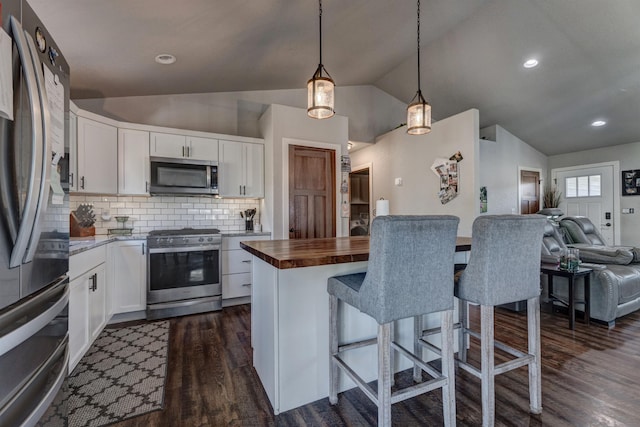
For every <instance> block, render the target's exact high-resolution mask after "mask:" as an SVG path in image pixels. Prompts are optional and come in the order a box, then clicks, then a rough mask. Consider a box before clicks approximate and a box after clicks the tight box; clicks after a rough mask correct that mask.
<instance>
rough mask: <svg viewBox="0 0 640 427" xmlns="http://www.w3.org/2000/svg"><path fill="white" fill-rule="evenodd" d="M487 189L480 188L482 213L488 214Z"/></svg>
mask: <svg viewBox="0 0 640 427" xmlns="http://www.w3.org/2000/svg"><path fill="white" fill-rule="evenodd" d="M487 208H488V206H487V187H480V213H487Z"/></svg>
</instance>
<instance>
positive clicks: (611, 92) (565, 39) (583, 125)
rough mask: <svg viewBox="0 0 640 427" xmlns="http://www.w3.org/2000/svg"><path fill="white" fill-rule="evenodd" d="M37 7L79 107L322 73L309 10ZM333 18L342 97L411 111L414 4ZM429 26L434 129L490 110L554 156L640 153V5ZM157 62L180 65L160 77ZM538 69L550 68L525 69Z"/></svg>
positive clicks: (334, 67) (579, 4) (514, 9)
mask: <svg viewBox="0 0 640 427" xmlns="http://www.w3.org/2000/svg"><path fill="white" fill-rule="evenodd" d="M29 3H30V4H31V5H32V6H33V8H34V9H35V10H36V13H38V15H39V16H40V17H41V19H42V20H43V21H44V23H45V25H46V26H47V28H48V29H49V31H50V32H51V34H52V36H53V37H54V38H55V40H56V43H57V44H58V45H59V46H60V48H61V50H62V51H63V53H64V55H65V57H66V59H67V61H68V62H69V64H70V66H71V70H72V75H71V84H72V98H74V99H78V98H103V97H117V96H135V95H151V94H173V93H201V92H228V91H246V90H267V89H291V88H301V87H305V85H306V81H307V80H308V79H309V78H310V77H311V75H312V74H313V72H314V71H315V68H316V66H317V64H318V3H317V2H315V1H311V0H306V1H294V0H235V1H225V0H180V1H175V0H135V1H131V0H108V1H105V0H55V1H51V0H29ZM323 10H324V13H323V63H324V65H325V67H326V69H327V70H328V71H329V73H330V74H331V76H332V77H333V79H334V80H335V81H336V84H337V85H338V87H339V86H349V85H365V84H371V85H375V86H377V87H378V88H380V89H382V90H384V91H386V92H387V93H389V94H391V95H393V96H394V97H396V98H398V99H399V100H401V101H403V102H407V103H408V102H409V101H410V100H411V98H412V97H413V95H414V94H415V92H416V90H417V70H416V67H417V65H416V3H415V2H413V1H408V0H396V1H391V0H348V1H345V0H325V1H324V2H323ZM421 21H422V23H421V33H422V37H421V46H422V50H421V67H422V91H423V93H424V95H425V97H426V98H427V100H428V101H429V102H430V103H431V104H432V107H433V117H434V120H438V119H443V118H446V117H448V116H451V115H453V114H456V113H459V112H461V111H464V110H467V109H469V108H478V109H479V110H480V126H481V127H484V126H489V125H493V124H499V125H501V126H502V127H504V128H506V129H507V130H508V131H510V132H511V133H513V134H515V135H516V136H518V137H519V138H521V139H523V140H524V141H526V142H528V143H529V144H531V145H532V146H534V147H536V148H537V149H538V150H540V151H542V152H543V153H545V154H548V155H552V154H559V153H566V152H572V151H576V150H580V149H588V148H595V147H602V146H608V145H616V144H625V143H631V142H639V141H640V25H639V24H638V23H639V22H640V1H639V0H614V1H602V0H579V1H578V0H422V16H421ZM159 53H172V54H174V55H175V56H176V57H177V59H178V61H177V62H176V63H175V64H173V65H169V66H162V65H159V64H156V63H155V62H154V57H155V56H156V55H157V54H159ZM529 57H535V58H537V59H538V60H539V61H540V65H539V66H538V67H536V68H533V69H524V68H523V67H522V63H523V62H524V61H525V60H526V59H527V58H529ZM337 94H338V95H339V92H338V93H337ZM596 119H602V120H606V121H607V122H608V124H607V126H604V127H602V128H593V127H591V126H590V123H591V122H592V121H594V120H596ZM639 157H640V156H639Z"/></svg>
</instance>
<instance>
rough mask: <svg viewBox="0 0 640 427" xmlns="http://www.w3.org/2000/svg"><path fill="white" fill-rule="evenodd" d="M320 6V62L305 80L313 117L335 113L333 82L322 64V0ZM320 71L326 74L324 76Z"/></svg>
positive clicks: (326, 117)
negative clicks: (306, 80)
mask: <svg viewBox="0 0 640 427" xmlns="http://www.w3.org/2000/svg"><path fill="white" fill-rule="evenodd" d="M318 4H319V7H320V14H319V17H320V63H319V64H318V69H317V70H316V72H315V73H314V74H313V77H311V79H310V80H309V81H308V82H307V114H308V115H309V117H312V118H314V119H328V118H329V117H332V116H333V115H334V114H335V110H334V109H333V105H334V96H333V91H334V89H335V83H333V80H332V79H331V76H330V75H329V73H328V72H327V70H325V68H324V65H322V0H319V1H318ZM322 71H324V73H325V74H326V75H327V76H326V77H324V76H323V75H322Z"/></svg>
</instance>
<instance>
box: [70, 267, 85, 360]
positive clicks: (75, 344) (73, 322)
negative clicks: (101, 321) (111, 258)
mask: <svg viewBox="0 0 640 427" xmlns="http://www.w3.org/2000/svg"><path fill="white" fill-rule="evenodd" d="M88 343H89V286H88V285H87V284H86V281H85V280H83V278H78V279H75V280H73V281H71V283H69V353H70V354H69V372H71V371H72V370H73V368H75V366H76V365H77V364H78V362H79V361H80V359H81V358H82V355H83V354H84V352H85V351H86V349H87V348H88V347H89V345H88Z"/></svg>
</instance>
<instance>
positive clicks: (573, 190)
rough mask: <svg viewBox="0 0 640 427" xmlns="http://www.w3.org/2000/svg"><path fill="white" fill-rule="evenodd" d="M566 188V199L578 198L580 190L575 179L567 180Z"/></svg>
mask: <svg viewBox="0 0 640 427" xmlns="http://www.w3.org/2000/svg"><path fill="white" fill-rule="evenodd" d="M564 188H565V192H566V193H567V194H566V197H577V195H578V188H577V184H576V179H575V178H574V177H572V178H567V179H565V183H564Z"/></svg>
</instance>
